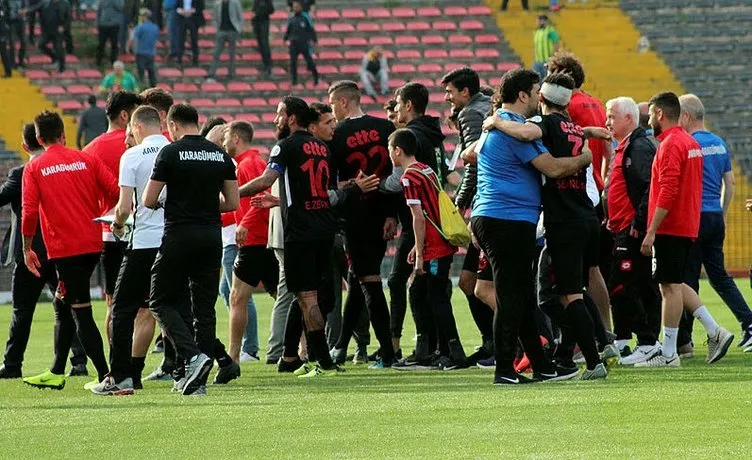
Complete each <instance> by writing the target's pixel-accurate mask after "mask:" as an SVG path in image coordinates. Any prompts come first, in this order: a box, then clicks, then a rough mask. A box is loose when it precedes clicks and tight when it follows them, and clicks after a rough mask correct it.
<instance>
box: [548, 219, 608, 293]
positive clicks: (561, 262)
mask: <svg viewBox="0 0 752 460" xmlns="http://www.w3.org/2000/svg"><path fill="white" fill-rule="evenodd" d="M599 234H600V226H599V225H598V221H597V220H595V219H592V220H589V221H586V222H567V223H551V224H547V225H546V248H547V249H548V254H549V256H550V257H551V272H552V276H553V280H554V292H556V294H558V295H568V294H581V293H582V292H583V291H584V289H585V286H587V284H588V271H589V269H590V267H597V266H598V251H600V246H599V243H598V235H599Z"/></svg>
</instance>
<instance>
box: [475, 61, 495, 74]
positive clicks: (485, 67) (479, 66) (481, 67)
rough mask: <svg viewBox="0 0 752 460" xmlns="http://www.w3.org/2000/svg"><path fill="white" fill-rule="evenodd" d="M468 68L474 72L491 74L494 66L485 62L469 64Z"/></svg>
mask: <svg viewBox="0 0 752 460" xmlns="http://www.w3.org/2000/svg"><path fill="white" fill-rule="evenodd" d="M470 68H471V69H473V70H474V71H476V72H493V71H494V65H493V64H489V63H487V62H473V63H472V64H470Z"/></svg>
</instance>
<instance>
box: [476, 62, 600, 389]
mask: <svg viewBox="0 0 752 460" xmlns="http://www.w3.org/2000/svg"><path fill="white" fill-rule="evenodd" d="M539 81H540V78H539V77H538V74H537V73H535V71H532V70H528V69H519V70H514V71H511V72H508V73H506V74H505V75H504V76H503V77H502V81H501V85H500V87H499V94H498V99H499V101H500V102H501V107H500V109H501V110H500V111H498V114H499V116H500V117H501V118H503V119H507V120H512V121H516V122H518V123H523V122H524V121H525V118H526V117H529V116H531V115H533V114H535V112H536V111H537V109H538V102H539V94H538V93H539V90H540V85H539V84H538V82H539ZM478 144H479V146H480V147H479V150H480V152H479V153H478V189H477V190H478V192H477V194H476V196H475V199H474V205H473V214H472V220H471V222H472V228H473V233H474V234H475V237H476V238H477V240H478V242H479V243H480V246H481V248H482V249H483V251H484V252H485V253H486V256H487V257H488V261H489V262H490V264H491V270H492V271H493V279H494V284H495V285H496V304H497V309H496V315H495V316H494V338H495V355H496V372H495V378H494V383H495V384H499V385H517V384H520V383H529V382H530V379H528V378H526V377H523V376H522V375H520V374H518V373H517V372H516V371H515V370H514V366H513V363H514V358H515V355H516V349H517V341H518V338H519V340H521V341H522V344H523V347H524V349H525V352H526V353H527V355H528V357H529V359H530V362H531V364H532V367H533V370H534V372H533V376H534V378H535V379H537V380H563V379H568V378H573V377H575V376H576V375H577V371H576V370H574V372H572V370H571V369H563V368H556V367H555V366H554V365H553V363H551V362H550V361H549V360H548V359H547V358H546V357H545V356H544V354H543V349H542V347H541V343H540V339H539V335H538V328H537V326H536V322H535V317H534V310H535V299H534V294H535V281H534V279H535V278H534V273H533V265H534V264H533V262H534V258H535V254H536V241H535V240H536V225H537V223H538V218H539V214H540V206H541V178H540V174H538V172H536V171H535V170H536V169H537V170H538V171H540V172H542V173H544V174H546V176H548V177H551V178H561V177H566V176H569V175H571V174H573V173H575V172H577V171H579V170H580V169H582V168H584V167H586V166H587V165H588V164H589V163H590V153H589V152H587V153H583V154H582V155H578V156H576V157H570V158H554V157H553V156H552V155H551V154H550V153H548V151H546V149H545V147H544V146H543V145H542V144H541V143H540V142H538V141H536V142H533V143H528V142H521V141H518V140H516V139H514V138H513V137H511V136H508V135H506V134H504V133H502V132H501V131H498V130H491V131H489V132H488V134H487V135H484V137H483V138H482V139H481V140H480V141H479V143H478ZM531 166H532V167H531Z"/></svg>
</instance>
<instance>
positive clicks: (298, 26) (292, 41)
mask: <svg viewBox="0 0 752 460" xmlns="http://www.w3.org/2000/svg"><path fill="white" fill-rule="evenodd" d="M292 9H293V14H292V15H291V16H290V19H289V20H288V21H287V30H286V31H285V36H284V40H285V41H286V42H287V45H288V47H289V48H290V77H291V78H292V85H293V86H296V85H297V84H298V55H300V54H302V55H303V58H304V59H305V61H306V65H307V66H308V70H310V71H311V73H313V84H314V85H318V84H319V72H318V70H316V63H315V62H313V56H311V54H312V53H313V45H314V44H315V43H316V42H317V41H318V39H317V38H316V31H315V30H314V29H313V24H312V23H311V21H310V19H308V18H307V17H306V15H305V12H304V10H303V2H302V1H301V0H294V1H293V2H292Z"/></svg>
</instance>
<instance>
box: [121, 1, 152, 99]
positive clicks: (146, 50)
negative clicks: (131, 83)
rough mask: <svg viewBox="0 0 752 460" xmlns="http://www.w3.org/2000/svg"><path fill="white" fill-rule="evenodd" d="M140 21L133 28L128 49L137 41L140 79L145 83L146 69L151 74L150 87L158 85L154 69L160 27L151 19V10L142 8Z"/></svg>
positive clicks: (136, 48)
mask: <svg viewBox="0 0 752 460" xmlns="http://www.w3.org/2000/svg"><path fill="white" fill-rule="evenodd" d="M139 19H140V22H139V24H138V25H137V26H136V28H135V29H133V37H132V38H131V40H130V41H129V42H128V46H127V48H128V50H133V49H134V48H133V42H134V41H135V42H136V44H135V53H136V69H137V72H138V81H140V82H141V83H143V81H144V71H146V72H147V73H148V74H149V87H151V88H153V87H155V86H157V72H156V70H155V69H154V56H155V55H156V54H157V40H159V27H157V25H156V24H154V23H153V22H152V21H151V11H150V10H149V9H148V8H141V11H140V13H139Z"/></svg>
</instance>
